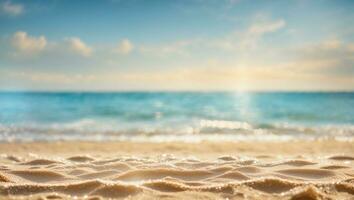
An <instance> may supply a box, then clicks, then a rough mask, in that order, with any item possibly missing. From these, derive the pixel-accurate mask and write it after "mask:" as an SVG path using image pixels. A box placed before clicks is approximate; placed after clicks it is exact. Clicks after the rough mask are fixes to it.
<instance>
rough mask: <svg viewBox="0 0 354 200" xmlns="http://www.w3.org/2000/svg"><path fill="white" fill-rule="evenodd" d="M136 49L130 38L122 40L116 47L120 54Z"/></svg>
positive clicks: (115, 50)
mask: <svg viewBox="0 0 354 200" xmlns="http://www.w3.org/2000/svg"><path fill="white" fill-rule="evenodd" d="M133 50H134V45H133V43H132V42H130V40H128V39H124V40H122V41H121V42H120V43H119V44H118V46H117V47H116V48H115V49H114V52H116V53H119V54H124V55H126V54H129V53H131V52H132V51H133Z"/></svg>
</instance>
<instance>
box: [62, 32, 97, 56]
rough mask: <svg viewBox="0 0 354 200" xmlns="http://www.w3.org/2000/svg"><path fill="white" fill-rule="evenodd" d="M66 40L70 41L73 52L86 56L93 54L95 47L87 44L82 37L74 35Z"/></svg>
mask: <svg viewBox="0 0 354 200" xmlns="http://www.w3.org/2000/svg"><path fill="white" fill-rule="evenodd" d="M66 41H67V42H68V45H69V49H70V50H71V51H72V52H74V53H76V54H79V55H81V56H84V57H89V56H91V54H92V52H93V49H92V48H91V47H89V46H88V45H87V44H85V43H84V42H83V41H81V39H80V38H77V37H72V38H68V39H66Z"/></svg>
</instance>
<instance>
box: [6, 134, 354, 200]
mask: <svg viewBox="0 0 354 200" xmlns="http://www.w3.org/2000/svg"><path fill="white" fill-rule="evenodd" d="M222 144H224V146H223V147H220V149H219V151H213V148H212V146H214V147H217V146H219V145H222ZM232 144H233V145H232ZM295 144H296V143H295ZM325 144H328V145H327V146H326V145H325ZM268 145H269V147H271V146H272V145H271V144H269V143H256V144H251V143H199V144H183V143H179V144H167V143H164V144H161V143H158V144H153V143H140V144H139V143H129V142H126V143H123V142H121V143H114V142H112V143H87V142H86V143H85V142H60V143H22V144H20V143H18V144H14V143H7V144H0V152H1V157H0V199H2V198H13V199H16V198H20V199H66V198H78V199H100V198H128V199H292V200H300V199H354V168H353V165H354V164H353V163H354V156H353V151H352V150H353V148H354V147H353V143H351V142H342V143H341V142H328V141H327V142H312V143H311V142H309V143H306V142H304V143H298V146H297V147H296V146H292V145H294V143H293V144H289V143H278V144H273V148H268V150H265V146H266V147H267V146H268ZM50 146H52V148H50ZM129 146H130V148H129ZM139 146H140V148H139ZM337 146H340V147H342V149H340V148H337ZM59 147H62V148H59ZM100 147H101V148H100ZM108 147H111V149H112V151H106V150H107V149H106V148H108ZM148 147H151V148H152V147H154V148H157V149H155V151H153V152H149V151H146V152H144V149H145V148H146V149H148ZM119 148H121V150H119ZM193 148H195V149H194V151H193V150H192V149H193ZM199 148H200V150H202V149H204V152H203V151H198V149H199ZM239 148H242V149H243V151H242V149H239ZM287 148H289V149H287ZM247 149H249V150H250V151H249V152H248V151H247ZM281 149H284V151H281ZM185 150H188V152H189V153H188V154H186V152H185ZM317 151H322V153H319V152H317ZM335 151H337V152H335Z"/></svg>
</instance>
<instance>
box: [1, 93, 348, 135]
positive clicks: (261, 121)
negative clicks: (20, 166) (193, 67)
mask: <svg viewBox="0 0 354 200" xmlns="http://www.w3.org/2000/svg"><path fill="white" fill-rule="evenodd" d="M328 137H330V138H335V139H344V140H348V139H352V138H354V93H284V92H280V93H231V92H211V93H203V92H180V93H179V92H169V93H168V92H166V93H150V92H122V93H33V92H32V93H31V92H25V93H21V92H2V93H0V141H13V140H21V141H32V140H78V139H79V140H155V141H167V140H184V141H199V140H208V139H209V140H215V139H220V140H289V139H318V138H328Z"/></svg>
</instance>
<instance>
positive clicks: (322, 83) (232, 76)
mask: <svg viewBox="0 0 354 200" xmlns="http://www.w3.org/2000/svg"><path fill="white" fill-rule="evenodd" d="M353 9H354V2H353V1H344V0H338V1H334V0H316V1H309V0H294V1H282V0H278V1H277V0H274V1H266V0H262V1H256V0H255V1H247V0H188V1H187V0H181V1H166V0H161V1H159V0H145V1H142V0H129V1H128V0H106V1H94V0H88V1H69V0H68V1H67V0H46V1H44V0H37V1H35V0H31V1H29V0H27V1H15V0H0V27H1V28H0V89H1V90H99V91H101V90H261V91H263V90H266V91H268V90H353V89H354V37H353V36H354V28H353V26H352V24H353V22H354V14H353V12H352V10H353Z"/></svg>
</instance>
